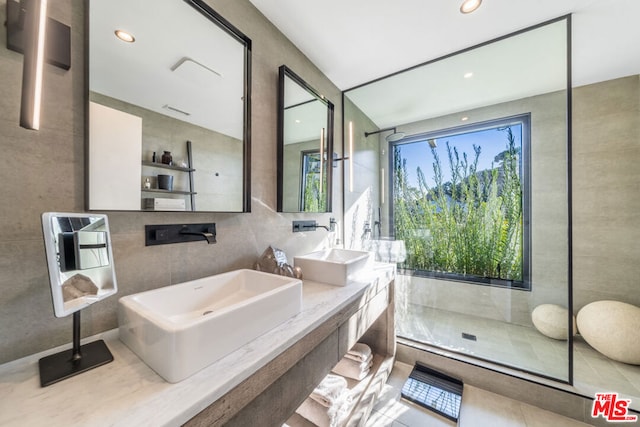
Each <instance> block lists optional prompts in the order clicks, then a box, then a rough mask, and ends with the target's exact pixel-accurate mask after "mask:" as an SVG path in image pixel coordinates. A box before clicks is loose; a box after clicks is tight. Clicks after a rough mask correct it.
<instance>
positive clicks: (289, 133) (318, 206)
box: [278, 65, 333, 212]
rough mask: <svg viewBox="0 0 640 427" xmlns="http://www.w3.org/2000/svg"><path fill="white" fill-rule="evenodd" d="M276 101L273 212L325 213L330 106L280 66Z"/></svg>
mask: <svg viewBox="0 0 640 427" xmlns="http://www.w3.org/2000/svg"><path fill="white" fill-rule="evenodd" d="M279 77H280V80H279V82H280V88H279V90H280V93H279V98H278V103H279V105H278V212H331V188H332V187H331V182H332V177H333V155H332V154H331V155H329V153H333V104H332V103H331V102H330V101H329V100H327V99H325V98H324V96H322V95H320V94H318V92H316V90H315V89H313V88H312V87H311V86H309V85H308V84H307V83H306V82H305V81H304V80H302V79H301V78H300V77H299V76H297V75H296V74H295V73H294V72H293V71H291V70H290V69H289V68H288V67H286V66H285V65H283V66H281V67H280V70H279Z"/></svg>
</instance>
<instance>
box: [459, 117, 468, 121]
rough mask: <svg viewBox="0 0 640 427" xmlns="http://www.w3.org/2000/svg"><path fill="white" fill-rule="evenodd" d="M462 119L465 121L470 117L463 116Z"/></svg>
mask: <svg viewBox="0 0 640 427" xmlns="http://www.w3.org/2000/svg"><path fill="white" fill-rule="evenodd" d="M460 120H462V121H463V122H466V121H467V120H469V117H467V116H464V117H463V118H461V119H460Z"/></svg>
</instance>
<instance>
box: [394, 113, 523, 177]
mask: <svg viewBox="0 0 640 427" xmlns="http://www.w3.org/2000/svg"><path fill="white" fill-rule="evenodd" d="M511 131H512V132H513V135H514V136H515V142H516V147H518V148H520V147H521V146H522V125H520V124H517V125H511ZM447 141H448V142H449V145H450V146H451V149H452V150H453V148H454V147H455V148H457V149H458V153H459V155H460V158H461V159H462V155H463V153H467V158H468V161H469V163H471V162H472V161H473V159H474V158H475V153H474V150H473V146H474V145H477V146H480V147H481V151H480V157H479V159H478V169H477V170H478V171H481V170H485V169H491V167H492V165H491V164H492V163H494V165H493V166H494V167H496V166H498V164H497V163H495V162H494V159H495V157H496V155H498V154H499V153H501V152H503V151H504V150H505V149H506V147H507V142H508V141H507V132H506V131H504V130H498V129H497V128H491V129H484V130H477V131H472V132H469V133H463V134H458V135H450V136H443V137H440V138H437V139H436V153H437V154H438V156H439V157H440V164H441V167H442V175H443V182H448V181H450V180H451V169H450V166H449V155H448V153H447ZM399 147H400V150H401V151H400V153H401V155H402V157H403V158H405V159H406V160H407V171H408V174H409V183H410V185H412V186H416V187H417V183H418V180H417V173H416V170H417V168H418V167H420V168H421V169H422V172H423V173H424V175H425V178H426V180H427V185H428V186H429V187H430V188H431V187H433V186H435V180H434V172H433V166H432V165H433V154H432V153H431V147H430V146H429V144H428V143H427V141H426V140H425V141H420V142H413V143H406V144H400V145H399Z"/></svg>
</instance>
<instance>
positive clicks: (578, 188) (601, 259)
mask: <svg viewBox="0 0 640 427" xmlns="http://www.w3.org/2000/svg"><path fill="white" fill-rule="evenodd" d="M573 107H574V109H573V124H574V125H573V289H574V291H573V295H574V311H575V312H577V311H578V310H579V309H580V308H582V307H583V306H584V305H585V304H588V303H590V302H592V301H597V300H604V299H611V300H617V301H623V302H627V303H630V304H634V305H636V306H639V307H640V75H635V76H630V77H625V78H621V79H616V80H611V81H607V82H603V83H599V84H595V85H589V86H585V87H581V88H578V89H576V90H575V91H574V96H573Z"/></svg>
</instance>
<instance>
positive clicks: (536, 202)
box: [343, 16, 640, 404]
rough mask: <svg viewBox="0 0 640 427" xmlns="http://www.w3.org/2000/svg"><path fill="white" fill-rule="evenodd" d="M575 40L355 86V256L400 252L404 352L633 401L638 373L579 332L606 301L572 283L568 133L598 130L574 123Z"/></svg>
mask: <svg viewBox="0 0 640 427" xmlns="http://www.w3.org/2000/svg"><path fill="white" fill-rule="evenodd" d="M570 34H571V18H570V17H569V16H566V17H561V18H558V19H555V20H552V21H548V22H545V23H542V24H540V25H537V26H535V27H531V28H527V29H524V30H522V31H519V32H516V33H513V34H509V35H507V36H505V37H501V38H498V39H495V40H492V41H488V42H487V43H483V44H481V45H479V46H474V47H471V48H469V49H465V50H463V51H460V52H457V53H454V54H451V55H447V56H444V57H442V58H439V59H436V60H433V61H429V62H427V63H424V64H421V65H418V66H415V67H413V68H410V69H408V70H404V71H401V72H398V73H396V74H393V75H390V76H386V77H384V78H380V79H378V80H375V81H373V82H370V83H366V84H363V85H360V86H357V87H355V88H352V89H349V90H347V91H345V92H344V96H343V111H344V126H343V128H344V130H345V134H344V151H343V152H344V153H345V154H344V157H345V168H344V209H345V216H344V222H345V225H344V227H345V230H344V233H345V246H346V247H348V248H351V249H368V248H371V247H374V248H375V247H378V246H379V244H378V243H375V242H379V241H386V240H389V241H393V242H395V245H396V246H398V245H399V242H401V243H402V245H401V246H402V248H403V251H402V256H399V257H396V258H393V257H392V258H391V259H390V260H391V261H392V262H397V263H398V269H399V273H400V274H399V275H398V278H397V280H396V325H397V326H396V327H397V331H396V333H397V335H398V338H399V341H400V342H401V343H403V344H405V345H409V346H415V347H418V348H423V349H432V350H433V351H446V353H447V354H450V355H452V357H454V358H455V357H460V358H464V359H465V360H469V358H471V360H477V361H478V363H479V364H480V363H482V364H485V363H487V362H488V363H490V364H493V365H495V366H496V368H497V369H500V367H504V368H509V369H510V370H515V371H516V372H518V371H519V372H522V373H523V374H526V375H529V374H532V375H534V376H538V377H540V378H544V379H545V381H546V380H549V379H550V380H552V381H557V382H559V383H564V384H568V385H574V384H575V385H576V387H577V386H578V384H582V385H583V386H584V387H583V388H582V389H580V390H578V391H579V392H581V393H583V394H584V395H586V396H588V395H591V396H593V395H592V394H590V393H592V391H593V390H595V389H597V388H598V387H604V388H606V389H613V390H615V391H618V392H620V393H622V394H625V395H628V396H630V397H636V396H640V392H639V391H638V390H637V389H636V388H635V387H634V386H633V383H634V382H635V383H636V384H637V383H639V381H640V367H638V366H633V365H627V364H624V363H619V362H616V361H613V360H609V359H607V358H606V357H604V356H602V355H600V354H599V353H598V352H596V351H595V350H594V349H593V348H591V347H590V346H589V345H588V344H587V343H586V342H585V341H584V340H583V339H582V338H581V337H580V336H579V335H578V336H574V333H575V331H576V329H575V326H574V316H573V314H574V313H577V312H578V310H579V309H580V308H582V306H584V305H586V304H588V303H589V302H591V301H594V300H596V299H602V298H598V295H595V294H593V293H591V294H590V293H589V292H588V289H586V290H585V287H584V286H583V287H580V286H578V287H577V288H576V287H575V286H574V284H573V278H574V277H575V276H576V275H575V273H574V272H573V269H572V267H573V266H572V263H573V260H574V254H573V246H572V242H573V241H574V237H573V236H572V232H573V230H574V227H573V225H572V219H573V218H574V215H573V213H572V209H575V207H574V206H573V205H574V203H575V202H574V201H575V199H576V198H575V195H574V194H573V193H572V180H571V179H570V177H571V176H572V169H571V165H572V159H573V157H572V150H573V147H572V130H573V129H572V128H573V127H576V126H577V127H580V129H585V128H588V126H590V125H591V123H592V122H591V121H590V123H589V124H586V123H575V122H573V121H572V106H573V104H572V95H573V90H574V89H572V83H571V67H570V65H571V61H570V58H571V43H570V40H571V36H570ZM633 82H635V83H636V86H635V92H633V90H634V89H631V92H630V94H631V99H634V98H633V96H634V95H633V94H634V93H635V100H636V103H637V102H638V99H640V98H639V97H638V87H637V79H636V80H634V81H633ZM633 82H631V83H633ZM598 84H605V83H598ZM609 84H610V83H609ZM575 90H576V91H580V93H582V91H584V92H585V93H589V92H588V89H584V88H576V89H575ZM591 101H592V102H595V99H592V100H591ZM636 108H637V106H636ZM593 114H595V113H593ZM592 119H597V118H596V117H589V120H592ZM635 120H638V118H637V117H636V118H635ZM633 126H636V129H637V124H635V125H633ZM397 135H400V137H398V136H397ZM578 142H579V143H581V144H584V145H583V146H581V149H585V148H584V147H585V146H586V144H589V140H588V138H587V137H585V139H584V140H582V139H581V140H579V141H578ZM573 145H574V146H575V142H574V143H573ZM581 166H583V167H584V165H581ZM586 167H587V168H589V167H591V166H586ZM593 167H598V166H597V165H594V166H593ZM574 176H575V175H574ZM587 199H588V201H587V202H586V203H587V204H589V203H592V199H589V198H587ZM572 202H574V203H572ZM580 208H581V209H584V208H587V209H592V208H595V206H591V205H587V206H584V205H581V206H580ZM578 217H580V216H579V215H578ZM374 224H375V225H377V228H372V227H371V226H372V225H374ZM596 226H597V225H596ZM580 239H584V236H583V235H581V236H580V237H579V239H578V240H579V241H581V240H580ZM372 241H373V243H372ZM582 285H583V284H582V283H581V286H582ZM583 290H584V291H585V292H583ZM636 293H637V292H636ZM574 295H576V296H578V295H579V297H577V298H576V303H574ZM601 296H602V295H600V297H601ZM606 296H607V297H609V298H610V299H615V300H618V301H627V302H630V303H632V304H636V305H637V304H638V302H637V301H629V295H628V286H626V287H625V286H622V287H621V288H620V289H616V284H615V283H612V284H610V285H608V287H607V295H606ZM569 308H571V309H569ZM574 360H576V362H575V363H574ZM587 361H588V362H587ZM599 369H605V370H607V371H608V372H610V371H611V370H616V372H618V373H619V375H617V376H615V377H614V376H609V377H607V378H606V379H604V378H602V379H598V378H600V377H598V376H597V375H594V372H596V371H598V370H599ZM617 377H620V381H619V382H615V381H614V379H613V378H617ZM598 381H600V382H598ZM636 403H637V404H640V399H636Z"/></svg>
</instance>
